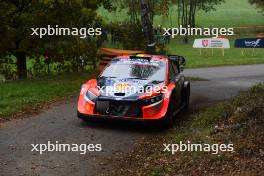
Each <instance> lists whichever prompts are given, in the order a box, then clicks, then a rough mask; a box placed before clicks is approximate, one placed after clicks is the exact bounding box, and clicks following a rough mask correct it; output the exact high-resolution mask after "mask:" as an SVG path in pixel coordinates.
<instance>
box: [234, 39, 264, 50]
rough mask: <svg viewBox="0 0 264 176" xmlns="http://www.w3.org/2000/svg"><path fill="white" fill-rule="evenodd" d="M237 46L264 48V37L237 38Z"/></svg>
mask: <svg viewBox="0 0 264 176" xmlns="http://www.w3.org/2000/svg"><path fill="white" fill-rule="evenodd" d="M235 48H264V38H241V39H236V41H235Z"/></svg>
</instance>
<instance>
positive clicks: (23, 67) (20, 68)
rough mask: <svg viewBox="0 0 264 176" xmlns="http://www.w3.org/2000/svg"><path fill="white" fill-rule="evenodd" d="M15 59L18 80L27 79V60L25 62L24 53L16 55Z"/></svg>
mask: <svg viewBox="0 0 264 176" xmlns="http://www.w3.org/2000/svg"><path fill="white" fill-rule="evenodd" d="M16 59H17V62H16V64H17V73H18V78H19V79H25V78H27V60H26V53H25V52H23V51H20V52H17V53H16Z"/></svg>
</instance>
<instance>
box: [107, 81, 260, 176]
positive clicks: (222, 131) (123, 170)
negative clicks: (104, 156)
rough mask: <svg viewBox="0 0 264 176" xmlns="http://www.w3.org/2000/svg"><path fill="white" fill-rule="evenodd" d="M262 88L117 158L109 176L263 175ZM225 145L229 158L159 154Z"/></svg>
mask: <svg viewBox="0 0 264 176" xmlns="http://www.w3.org/2000/svg"><path fill="white" fill-rule="evenodd" d="M263 105H264V84H260V85H257V86H254V87H253V88H252V89H251V90H250V91H248V92H244V93H241V95H239V96H238V97H235V98H233V99H232V100H229V101H226V102H222V103H219V104H217V105H216V106H213V107H209V108H207V109H204V110H201V111H200V112H195V113H193V114H191V115H190V116H189V117H188V118H187V119H186V118H185V119H183V120H180V121H179V122H178V123H177V124H178V127H175V128H174V129H171V130H169V131H167V132H166V134H165V135H162V136H155V137H153V136H152V137H148V138H146V139H144V140H143V141H142V142H141V143H140V144H138V145H136V147H135V148H134V150H133V152H132V153H130V154H128V155H126V156H125V157H121V158H118V159H117V161H114V162H113V163H116V168H117V169H116V171H114V172H113V173H111V175H153V176H154V175H155V176H158V175H263V174H264V171H263V165H264V150H263V146H264V130H263V127H264V119H263V117H264V106H263ZM180 141H182V142H183V143H187V141H191V143H193V144H195V143H197V144H202V143H208V144H215V143H218V144H230V143H232V144H233V145H234V151H233V152H219V153H218V154H215V155H214V154H211V152H177V153H176V154H174V155H172V154H171V153H169V152H163V149H164V146H163V144H164V143H165V144H179V143H180Z"/></svg>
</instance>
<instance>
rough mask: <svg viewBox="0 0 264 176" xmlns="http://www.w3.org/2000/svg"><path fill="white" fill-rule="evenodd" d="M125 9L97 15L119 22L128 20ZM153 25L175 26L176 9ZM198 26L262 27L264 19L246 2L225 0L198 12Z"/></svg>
mask: <svg viewBox="0 0 264 176" xmlns="http://www.w3.org/2000/svg"><path fill="white" fill-rule="evenodd" d="M126 12H127V10H126V9H121V10H118V11H115V12H111V13H109V12H108V11H107V10H105V9H103V8H99V10H98V13H99V15H100V16H102V17H103V19H104V20H105V21H106V22H120V21H124V20H127V19H128V16H127V14H126ZM154 24H155V25H162V26H167V27H169V26H176V25H177V24H178V21H177V8H176V7H175V6H174V7H171V8H170V12H169V16H168V17H167V16H156V17H155V19H154ZM197 24H198V26H206V27H210V26H214V27H218V26H222V27H225V26H226V27H230V26H232V27H239V26H255V25H264V17H263V15H262V14H261V13H259V12H258V10H257V9H256V8H255V7H254V6H252V5H250V4H249V3H248V0H226V2H225V3H223V4H221V5H218V6H216V11H211V12H209V13H205V12H203V11H199V12H198V14H197Z"/></svg>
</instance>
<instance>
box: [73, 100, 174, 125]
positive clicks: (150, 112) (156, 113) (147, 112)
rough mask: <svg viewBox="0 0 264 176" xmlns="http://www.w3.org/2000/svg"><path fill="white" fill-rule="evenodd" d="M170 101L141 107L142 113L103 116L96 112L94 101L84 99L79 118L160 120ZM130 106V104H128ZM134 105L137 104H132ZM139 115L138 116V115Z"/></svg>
mask: <svg viewBox="0 0 264 176" xmlns="http://www.w3.org/2000/svg"><path fill="white" fill-rule="evenodd" d="M168 103H169V101H168V100H167V99H166V98H164V99H163V100H162V101H160V102H157V103H154V104H151V105H148V106H141V107H140V113H129V114H132V116H130V115H128V114H122V113H120V114H103V113H100V112H97V111H96V104H95V103H94V102H92V101H85V100H84V99H83V98H82V97H80V98H79V101H78V116H80V117H81V118H83V119H84V118H87V119H88V118H90V119H91V118H98V119H99V118H100V119H101V118H105V119H123V120H133V121H148V120H160V119H162V118H163V117H164V116H165V115H166V112H167V108H168ZM128 104H129V102H128ZM132 104H135V103H131V106H132ZM136 114H137V115H136Z"/></svg>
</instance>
